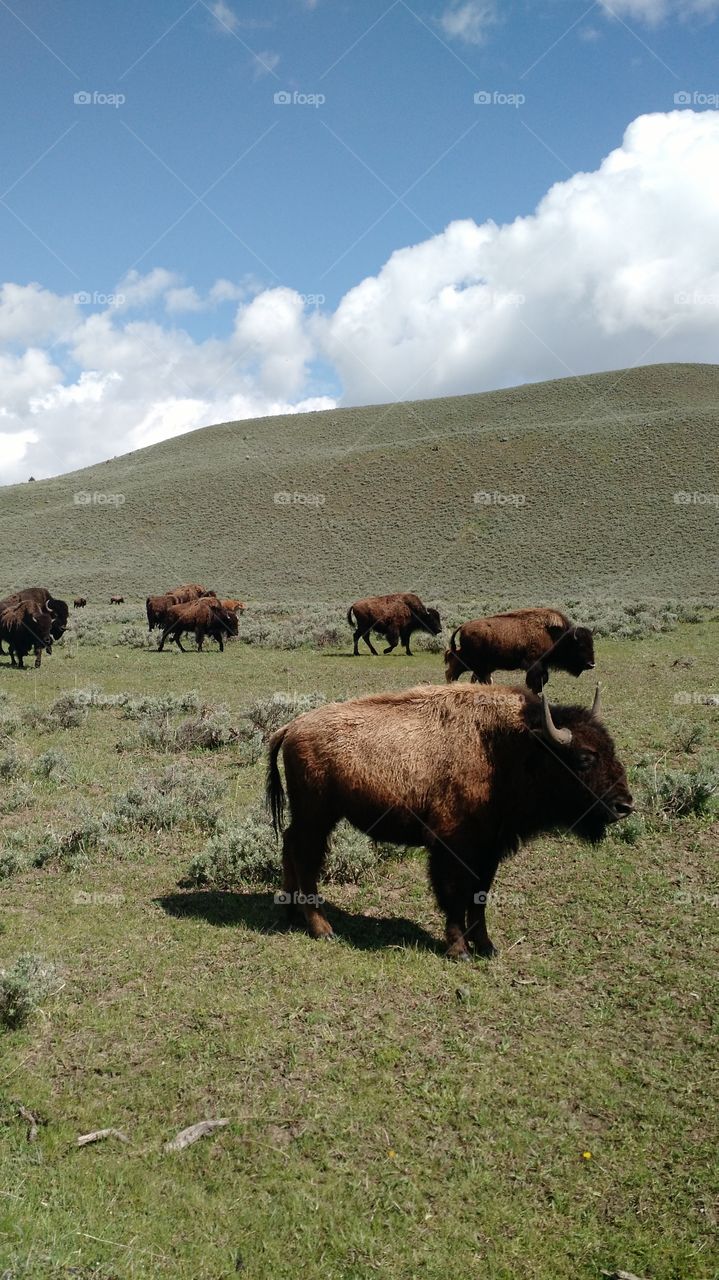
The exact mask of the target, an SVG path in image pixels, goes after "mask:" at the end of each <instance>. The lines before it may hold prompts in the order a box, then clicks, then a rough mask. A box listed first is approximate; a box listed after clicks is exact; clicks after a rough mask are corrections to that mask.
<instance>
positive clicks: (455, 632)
mask: <svg viewBox="0 0 719 1280" xmlns="http://www.w3.org/2000/svg"><path fill="white" fill-rule="evenodd" d="M461 630H462V628H461V627H457V628H456V629H455V630H454V631H453V632H452V634H451V636H450V637H449V647H450V649H451V650H452V653H456V652H457V646H456V644H455V642H454V638H455V636H456V635H458V634H459V632H460V631H461Z"/></svg>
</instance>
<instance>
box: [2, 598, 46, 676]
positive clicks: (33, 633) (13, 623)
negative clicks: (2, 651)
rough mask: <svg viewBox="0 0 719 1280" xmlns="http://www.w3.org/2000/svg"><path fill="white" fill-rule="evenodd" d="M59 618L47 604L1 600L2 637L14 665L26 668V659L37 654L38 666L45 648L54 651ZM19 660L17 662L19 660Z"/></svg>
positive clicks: (36, 664)
mask: <svg viewBox="0 0 719 1280" xmlns="http://www.w3.org/2000/svg"><path fill="white" fill-rule="evenodd" d="M54 620H55V617H54V614H53V613H52V612H51V610H50V608H49V606H48V605H47V603H45V604H38V603H37V602H34V601H28V600H16V601H14V602H11V603H9V604H8V603H5V602H0V640H4V641H5V642H6V644H7V646H8V649H9V650H10V663H11V666H13V667H14V666H19V667H21V668H22V667H23V665H24V664H23V658H25V657H27V655H28V654H29V653H30V652H31V650H33V651H34V653H35V666H36V667H39V666H40V663H41V659H42V651H43V649H44V650H45V652H46V653H52V625H53V622H54ZM16 659H17V662H16V661H15V660H16Z"/></svg>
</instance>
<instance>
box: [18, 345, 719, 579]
mask: <svg viewBox="0 0 719 1280" xmlns="http://www.w3.org/2000/svg"><path fill="white" fill-rule="evenodd" d="M718 420H719V366H714V365H691V364H687V365H654V366H651V367H647V368H639V369H631V370H624V371H620V372H614V373H601V374H594V375H591V376H587V377H581V378H566V379H562V380H559V381H553V382H544V383H539V384H535V385H531V386H523V387H517V388H513V389H510V390H506V391H497V392H490V393H484V394H481V395H469V396H455V397H449V398H445V399H440V400H429V401H418V402H414V403H407V404H400V405H379V406H377V405H373V406H369V407H362V408H353V409H340V410H331V411H328V412H325V413H313V414H303V415H298V416H286V417H277V418H264V419H257V420H253V421H245V422H237V423H228V424H224V425H221V426H215V427H206V428H204V429H202V430H200V431H194V432H192V433H190V434H189V435H185V436H181V437H179V438H176V439H173V440H168V441H166V442H164V443H162V444H158V445H154V446H152V447H150V448H148V449H142V450H138V451H136V452H134V453H130V454H127V455H125V456H124V457H120V458H113V459H111V460H109V461H107V462H104V463H102V464H99V465H97V466H93V467H88V468H86V469H84V470H82V471H76V472H73V473H71V474H69V475H65V476H60V477H57V478H55V479H50V480H44V481H41V482H37V483H35V484H31V485H28V484H23V485H14V486H10V487H8V488H4V489H2V490H1V491H0V543H1V544H2V547H3V565H4V568H3V571H2V581H1V582H0V589H1V590H3V591H5V590H9V589H11V588H12V587H16V586H18V585H21V584H23V583H26V582H30V581H32V582H39V581H41V582H46V583H48V584H50V585H51V586H52V587H53V588H54V589H56V590H58V591H62V592H65V593H67V594H74V593H77V592H83V593H85V594H87V595H88V596H90V597H92V596H93V595H95V596H97V595H98V594H103V595H104V594H106V593H107V592H108V591H110V590H112V591H122V592H123V593H125V594H127V595H129V596H144V595H145V594H146V593H147V592H148V591H150V590H162V589H165V588H167V587H168V586H170V585H172V584H174V583H175V582H177V581H178V580H192V579H195V578H197V579H199V580H206V581H207V582H208V583H209V584H210V585H211V586H215V587H216V588H217V590H220V591H222V590H224V591H227V592H231V593H232V594H235V593H236V594H239V595H242V596H245V597H249V598H251V599H256V600H261V599H273V600H281V599H284V600H288V601H292V600H294V601H297V600H337V599H343V600H344V599H346V600H351V599H353V598H354V597H356V596H358V595H360V594H363V593H369V592H377V591H388V590H415V591H419V592H420V593H421V594H423V595H424V596H426V597H427V598H428V599H429V598H433V597H435V598H436V597H443V598H445V599H447V598H454V599H470V598H477V597H485V598H486V597H492V596H501V597H503V598H506V597H507V596H510V597H512V598H513V599H516V600H517V602H518V603H519V602H521V601H524V600H535V601H536V600H538V599H548V600H549V599H566V598H567V597H568V596H569V597H571V596H574V597H576V596H578V595H584V596H597V597H608V598H609V597H611V598H613V599H624V600H627V599H633V598H641V597H660V598H661V597H668V596H677V597H686V596H699V597H703V596H706V597H710V596H712V595H716V592H717V584H716V530H717V515H718V511H717V507H716V506H714V505H711V504H709V503H703V504H702V503H697V502H691V503H677V502H675V500H674V494H675V493H677V492H688V493H692V492H694V491H697V492H698V493H700V494H717V493H719V476H717V474H716V459H717V456H719V428H718V425H717V423H718ZM712 470H714V474H712ZM477 493H481V494H484V495H488V498H487V497H485V498H484V499H483V500H480V501H476V500H475V496H474V495H475V494H477ZM97 494H100V495H116V494H120V495H122V499H123V501H122V503H121V504H119V505H114V504H112V503H111V504H108V503H107V502H102V501H99V502H98V501H94V502H93V501H90V502H82V501H81V500H80V501H78V500H77V499H76V495H90V496H92V495H97ZM276 495H281V497H280V498H279V499H278V498H277V496H276ZM296 495H299V497H297V496H296ZM495 495H500V496H499V498H496V497H495ZM308 496H309V500H308ZM288 499H289V500H288Z"/></svg>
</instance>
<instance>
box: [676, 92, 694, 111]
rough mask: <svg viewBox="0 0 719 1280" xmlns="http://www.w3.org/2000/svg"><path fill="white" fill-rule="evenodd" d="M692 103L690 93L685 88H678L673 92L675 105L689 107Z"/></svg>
mask: <svg viewBox="0 0 719 1280" xmlns="http://www.w3.org/2000/svg"><path fill="white" fill-rule="evenodd" d="M691 103H692V95H691V94H690V93H688V92H687V90H686V89H680V90H679V92H678V93H675V94H674V106H675V107H690V106H691Z"/></svg>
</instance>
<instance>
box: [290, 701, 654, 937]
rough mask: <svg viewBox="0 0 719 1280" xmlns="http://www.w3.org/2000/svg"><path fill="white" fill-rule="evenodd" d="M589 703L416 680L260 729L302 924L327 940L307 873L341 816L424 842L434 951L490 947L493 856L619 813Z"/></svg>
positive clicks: (601, 826) (614, 769)
mask: <svg viewBox="0 0 719 1280" xmlns="http://www.w3.org/2000/svg"><path fill="white" fill-rule="evenodd" d="M598 694H599V690H597V697H595V702H594V706H593V707H592V709H591V711H589V710H586V709H585V708H584V707H573V706H557V707H553V708H551V710H550V707H549V704H548V703H547V701H546V699H545V697H544V694H543V695H542V697H541V699H540V698H538V697H536V695H535V694H532V693H529V692H526V691H525V690H523V689H516V688H510V687H501V686H492V687H491V688H478V687H477V686H476V685H459V686H456V687H454V688H447V686H446V685H441V686H432V685H426V686H420V687H418V688H415V689H406V690H403V691H401V692H398V693H384V694H374V695H372V696H369V697H363V698H355V699H352V700H351V701H349V702H334V703H328V704H326V705H325V706H322V707H318V708H317V709H316V710H313V711H307V712H305V713H304V714H303V715H300V716H298V717H297V719H296V720H293V721H292V722H291V723H290V724H288V725H285V727H284V728H283V729H280V730H278V732H277V733H275V734H273V736H272V738H271V739H270V743H269V767H268V772H267V800H268V804H269V807H270V810H271V813H272V819H273V823H274V826H275V830H276V831H279V830H280V829H281V827H282V825H283V814H284V805H285V793H284V790H283V787H282V780H281V777H280V773H279V768H278V760H277V758H278V755H279V753H280V751H281V752H282V757H283V760H284V766H285V779H286V786H287V797H288V799H289V806H290V815H291V818H290V824H289V826H288V827H287V829H286V831H285V833H284V842H283V855H282V860H283V868H284V877H283V885H284V895H283V896H284V897H285V900H286V901H287V902H296V901H298V900H299V901H301V904H302V906H303V910H304V915H305V919H306V922H307V927H308V929H309V932H310V933H311V934H312V936H313V937H315V938H326V937H331V936H332V928H331V925H330V923H329V921H328V920H327V917H326V916H325V914H324V912H323V910H322V908H321V905H320V903H321V899H319V898H318V891H317V880H318V876H319V874H320V872H321V870H322V866H323V863H324V859H325V853H326V850H327V841H328V839H329V836H330V834H331V832H332V831H333V829H334V827H335V826H336V825H337V823H338V822H339V821H340V819H341V818H346V819H347V820H348V821H349V822H351V823H352V825H353V826H355V827H357V828H358V830H360V831H364V832H365V833H366V834H367V835H370V836H372V838H373V839H376V840H389V841H391V842H393V843H395V844H404V845H424V846H426V848H427V849H428V851H429V873H430V878H431V881H432V885H433V887H434V891H435V894H436V897H437V901H438V903H439V906H440V908H441V910H442V911H443V912H444V914H445V916H446V937H447V945H448V951H447V954H448V956H450V957H451V958H453V959H458V960H466V959H467V958H468V957H469V954H470V950H469V948H470V945H473V946H474V948H475V950H476V951H478V952H480V953H482V954H491V953H492V951H493V947H492V943H491V941H490V938H489V935H488V933H487V928H486V924H485V905H486V898H487V894H488V893H489V890H490V888H491V886H492V881H493V879H494V875H495V872H496V870H497V867H498V866H499V863H500V862H501V861H502V859H504V858H506V857H507V856H508V855H509V854H511V853H513V852H514V851H515V850H516V849H517V847H518V845H519V844H520V842H521V841H524V840H529V839H531V837H532V836H536V835H539V834H540V832H547V831H554V830H556V829H564V830H571V831H575V832H576V834H577V835H579V836H580V837H581V838H582V839H584V840H588V841H592V842H596V841H599V840H601V839H602V837H603V836H604V833H605V831H606V828H607V826H608V825H609V824H610V823H612V822H617V821H619V819H620V818H623V817H625V816H626V815H627V814H629V813H630V812H631V811H632V797H631V795H630V794H629V790H628V787H627V779H626V774H625V772H624V768H623V766H622V764H621V763H620V761H619V760H618V759H617V757H616V754H615V751H614V744H613V742H612V739H611V738H610V736H609V734H608V733H607V730H606V729H605V728H604V725H603V724H602V723H601V721H600V719H599V698H598Z"/></svg>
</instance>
